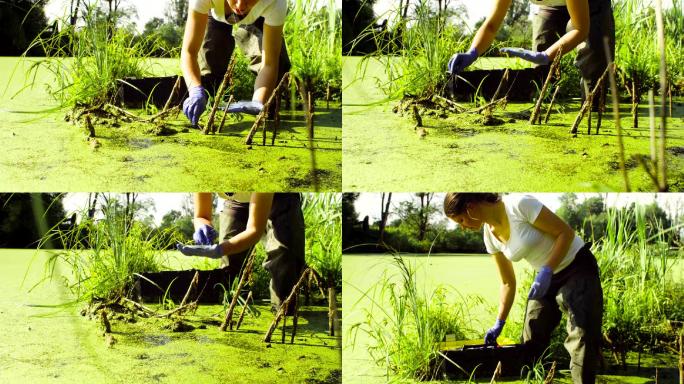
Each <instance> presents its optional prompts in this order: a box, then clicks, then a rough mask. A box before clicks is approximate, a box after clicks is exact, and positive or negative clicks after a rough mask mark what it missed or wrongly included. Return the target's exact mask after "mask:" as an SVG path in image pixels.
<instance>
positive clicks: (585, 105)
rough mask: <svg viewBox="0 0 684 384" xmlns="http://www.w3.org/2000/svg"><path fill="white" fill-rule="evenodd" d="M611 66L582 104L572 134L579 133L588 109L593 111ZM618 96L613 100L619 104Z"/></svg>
mask: <svg viewBox="0 0 684 384" xmlns="http://www.w3.org/2000/svg"><path fill="white" fill-rule="evenodd" d="M609 68H610V65H608V66H607V67H606V69H605V70H604V71H603V74H602V75H601V77H599V79H598V81H597V82H596V85H594V89H592V90H591V92H589V93H588V94H587V96H586V97H585V99H584V102H583V103H582V107H581V108H580V110H579V113H578V114H577V117H576V118H575V122H574V123H572V129H570V133H572V134H576V133H577V128H578V127H579V125H580V123H581V122H582V118H584V115H585V114H586V113H587V109H589V110H591V104H592V100H593V99H594V94H595V93H596V92H597V91H598V90H599V88H600V87H601V83H603V81H604V80H605V79H606V75H607V74H608V72H609ZM616 97H617V96H616V95H615V94H613V100H614V101H615V102H617V98H616Z"/></svg>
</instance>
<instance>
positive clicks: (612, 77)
mask: <svg viewBox="0 0 684 384" xmlns="http://www.w3.org/2000/svg"><path fill="white" fill-rule="evenodd" d="M603 47H604V49H605V52H606V58H608V69H610V70H609V71H608V72H609V79H610V92H611V96H612V98H613V117H614V120H615V129H616V130H617V137H618V151H619V155H620V169H622V178H623V179H624V181H625V191H627V192H629V191H630V190H631V188H630V186H629V178H628V176H627V168H626V167H625V147H624V145H623V143H622V129H621V128H620V104H619V102H618V90H617V83H616V81H615V63H614V62H613V57H612V55H611V54H610V48H609V41H608V37H604V38H603Z"/></svg>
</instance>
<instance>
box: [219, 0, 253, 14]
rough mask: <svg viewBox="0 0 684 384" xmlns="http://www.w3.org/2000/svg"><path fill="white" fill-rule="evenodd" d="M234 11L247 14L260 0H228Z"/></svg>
mask: <svg viewBox="0 0 684 384" xmlns="http://www.w3.org/2000/svg"><path fill="white" fill-rule="evenodd" d="M226 1H227V2H228V6H229V7H230V9H231V10H232V11H233V13H235V14H237V15H240V16H245V15H247V14H248V13H249V11H251V10H252V7H254V4H256V3H257V2H259V0H226Z"/></svg>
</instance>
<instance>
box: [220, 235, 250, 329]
mask: <svg viewBox="0 0 684 384" xmlns="http://www.w3.org/2000/svg"><path fill="white" fill-rule="evenodd" d="M255 255H256V248H255V249H252V252H251V253H250V254H249V258H248V259H247V263H246V264H245V268H244V269H243V270H242V275H241V276H240V282H238V286H237V288H236V289H235V295H233V300H231V301H230V306H229V307H228V310H227V311H226V318H225V319H224V320H223V323H221V326H220V327H219V330H221V331H225V330H226V328H228V327H230V330H231V331H232V330H233V311H234V310H235V306H236V305H237V302H238V298H239V297H240V292H241V291H242V287H243V286H244V285H245V284H246V282H247V280H248V279H249V276H250V275H251V274H252V266H253V265H254V257H255Z"/></svg>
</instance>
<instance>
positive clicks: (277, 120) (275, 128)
mask: <svg viewBox="0 0 684 384" xmlns="http://www.w3.org/2000/svg"><path fill="white" fill-rule="evenodd" d="M275 103H276V104H275V105H276V106H275V116H273V135H272V136H271V146H273V145H275V139H276V135H277V134H278V130H279V129H280V103H281V97H280V94H278V96H276V100H275Z"/></svg>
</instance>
